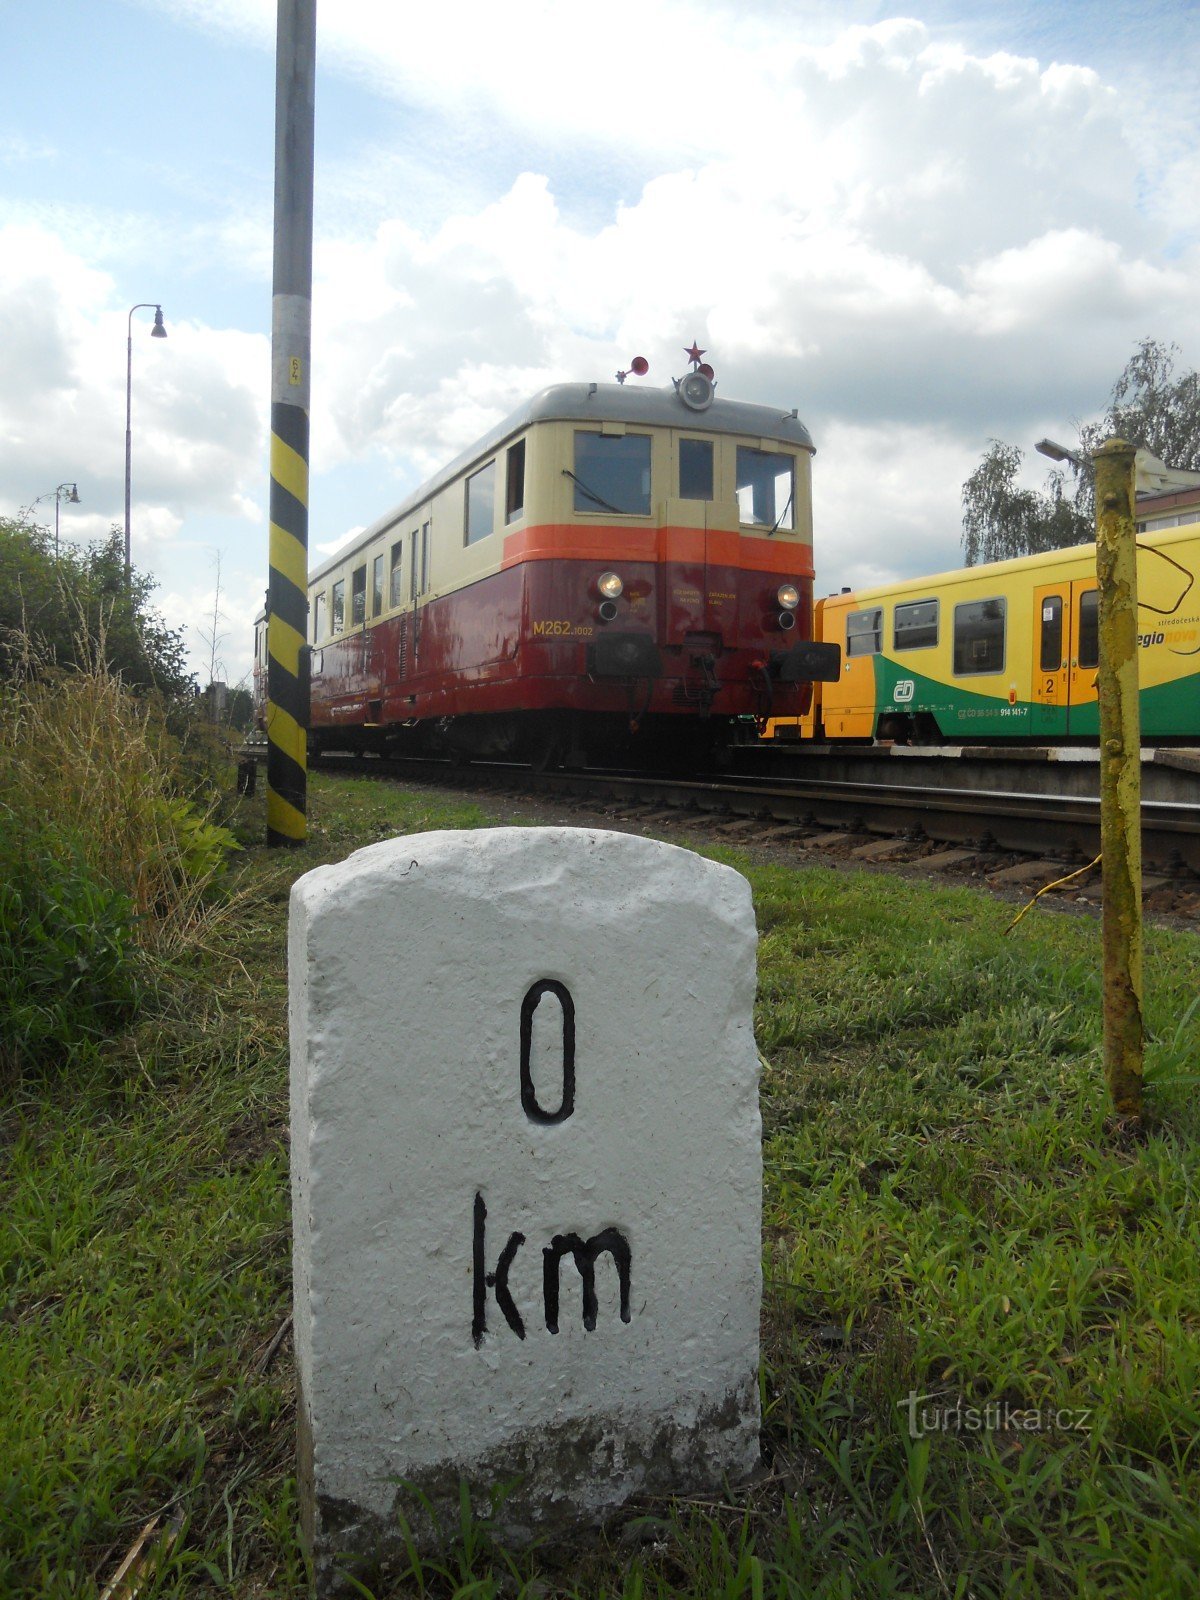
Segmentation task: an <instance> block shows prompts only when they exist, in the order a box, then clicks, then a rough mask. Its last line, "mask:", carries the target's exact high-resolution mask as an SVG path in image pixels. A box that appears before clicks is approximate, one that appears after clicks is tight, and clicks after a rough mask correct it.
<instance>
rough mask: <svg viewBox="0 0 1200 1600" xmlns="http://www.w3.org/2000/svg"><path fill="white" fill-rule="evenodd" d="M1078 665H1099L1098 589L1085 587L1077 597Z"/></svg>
mask: <svg viewBox="0 0 1200 1600" xmlns="http://www.w3.org/2000/svg"><path fill="white" fill-rule="evenodd" d="M1079 665H1080V666H1081V667H1098V666H1099V665H1100V591H1099V589H1085V590H1084V592H1083V593H1082V594H1081V595H1080V597H1079Z"/></svg>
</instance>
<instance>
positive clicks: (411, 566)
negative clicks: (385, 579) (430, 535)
mask: <svg viewBox="0 0 1200 1600" xmlns="http://www.w3.org/2000/svg"><path fill="white" fill-rule="evenodd" d="M420 543H421V531H420V529H419V528H414V529H413V531H412V532H411V533H410V534H409V536H408V598H409V599H410V600H414V601H415V600H416V598H417V595H418V594H419V593H420V591H419V589H418V588H417V574H418V568H417V557H418V555H419V554H420Z"/></svg>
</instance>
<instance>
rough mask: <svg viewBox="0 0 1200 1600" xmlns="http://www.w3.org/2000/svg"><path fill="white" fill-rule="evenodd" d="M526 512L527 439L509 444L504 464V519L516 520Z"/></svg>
mask: <svg viewBox="0 0 1200 1600" xmlns="http://www.w3.org/2000/svg"><path fill="white" fill-rule="evenodd" d="M524 514H525V441H524V439H518V440H517V442H516V444H514V445H510V446H509V451H508V455H507V456H506V458H505V466H504V520H505V522H515V521H516V519H517V518H518V517H520V516H524Z"/></svg>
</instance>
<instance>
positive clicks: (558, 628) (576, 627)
mask: <svg viewBox="0 0 1200 1600" xmlns="http://www.w3.org/2000/svg"><path fill="white" fill-rule="evenodd" d="M594 632H595V629H593V628H590V627H588V626H586V625H585V624H583V623H580V622H562V621H559V620H558V619H557V618H554V617H541V618H539V619H538V620H537V621H536V622H535V623H534V624H533V635H534V638H535V639H538V638H545V639H586V638H588V637H589V636H590V635H591V634H592V633H594Z"/></svg>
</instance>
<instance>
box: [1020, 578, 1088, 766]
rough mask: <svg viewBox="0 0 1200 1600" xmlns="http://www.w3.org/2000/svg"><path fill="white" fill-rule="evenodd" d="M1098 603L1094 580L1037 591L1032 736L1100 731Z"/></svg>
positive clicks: (1063, 735)
mask: <svg viewBox="0 0 1200 1600" xmlns="http://www.w3.org/2000/svg"><path fill="white" fill-rule="evenodd" d="M1097 600H1098V594H1097V590H1096V584H1095V580H1094V579H1091V578H1082V579H1081V578H1077V579H1075V580H1074V582H1072V581H1070V580H1067V579H1064V581H1063V582H1062V583H1057V584H1046V585H1043V587H1041V588H1039V589H1035V590H1034V592H1033V616H1034V626H1033V662H1032V682H1033V692H1032V694H1031V696H1030V699H1031V702H1032V709H1031V728H1030V732H1032V733H1034V734H1037V735H1039V736H1040V737H1044V738H1054V737H1065V736H1067V735H1069V734H1092V733H1095V731H1096V669H1097V665H1098V663H1099V659H1100V657H1099V630H1098V625H1097Z"/></svg>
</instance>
